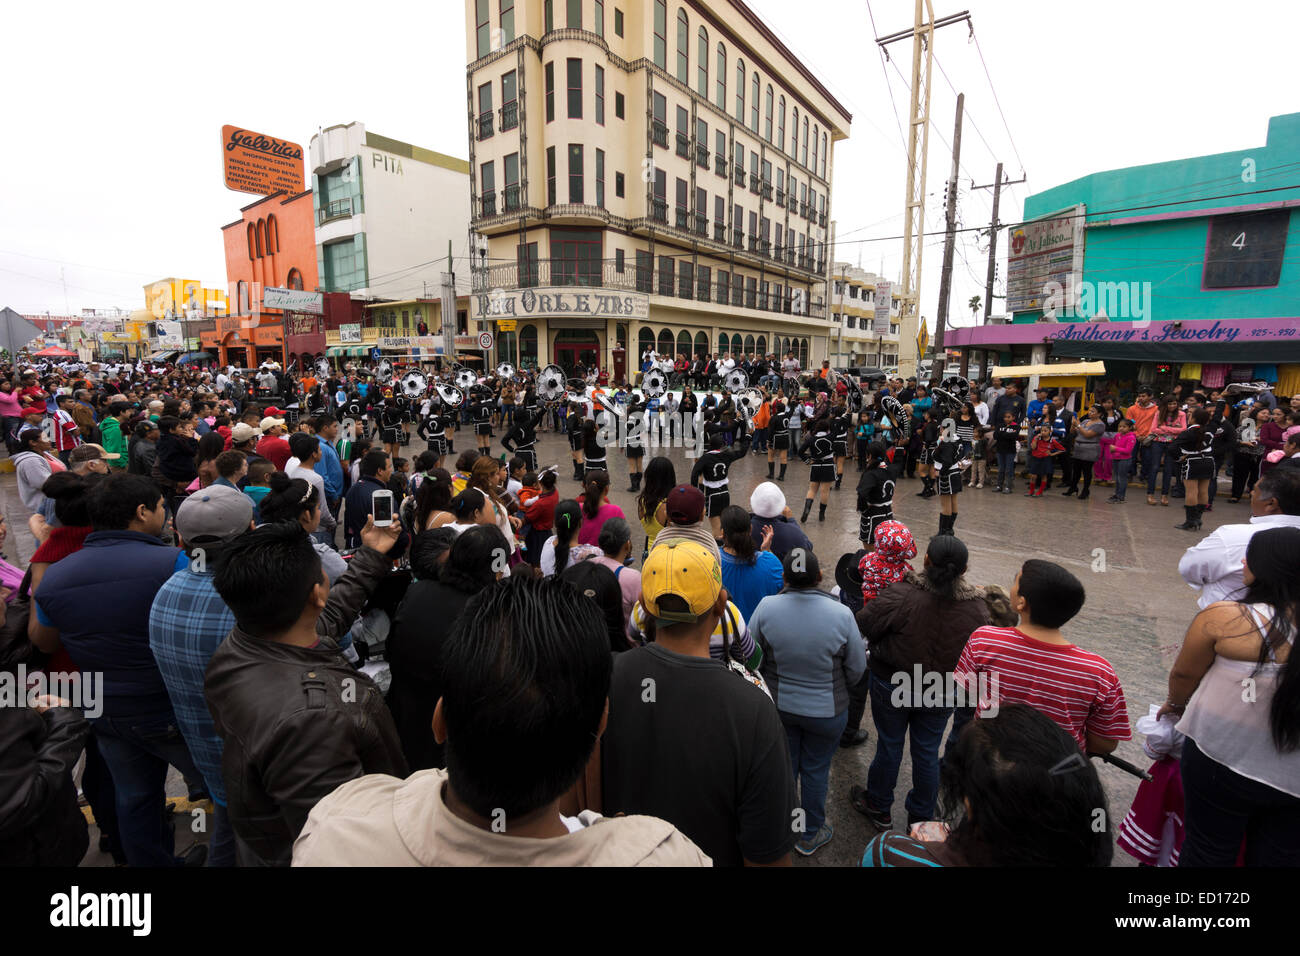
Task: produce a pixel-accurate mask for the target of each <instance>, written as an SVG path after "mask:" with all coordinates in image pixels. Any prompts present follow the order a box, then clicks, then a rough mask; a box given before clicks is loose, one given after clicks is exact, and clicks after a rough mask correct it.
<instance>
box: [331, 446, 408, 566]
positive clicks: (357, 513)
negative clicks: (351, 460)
mask: <svg viewBox="0 0 1300 956" xmlns="http://www.w3.org/2000/svg"><path fill="white" fill-rule="evenodd" d="M360 471H361V475H360V478H359V479H358V481H357V483H356V484H355V485H353V486H352V487H351V488H350V489H349V490H348V496H347V499H346V500H345V502H344V505H343V547H345V548H355V547H357V546H358V545H359V544H360V543H361V529H362V528H363V527H364V526H365V524H366V522H367V521H368V520H369V518H370V515H371V514H372V513H373V511H374V494H375V492H376V491H387V490H388V479H389V478H391V477H393V460H392V459H391V458H389V457H388V452H386V451H382V450H379V449H376V450H374V451H368V452H366V454H365V455H364V457H362V459H361V469H360ZM398 504H399V502H396V501H394V502H393V515H394V518H393V520H394V523H396V522H397V518H396V515H397V505H398ZM403 538H405V533H403ZM405 548H406V543H405V541H399V542H398V545H397V547H396V548H394V549H393V553H394V554H395V555H397V554H401V553H402V551H404V550H405Z"/></svg>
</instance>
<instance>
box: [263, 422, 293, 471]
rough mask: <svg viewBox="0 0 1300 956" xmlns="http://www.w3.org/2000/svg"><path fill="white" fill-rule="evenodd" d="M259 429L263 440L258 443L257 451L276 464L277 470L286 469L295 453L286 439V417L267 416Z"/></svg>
mask: <svg viewBox="0 0 1300 956" xmlns="http://www.w3.org/2000/svg"><path fill="white" fill-rule="evenodd" d="M258 431H260V432H261V433H262V440H261V441H259V442H258V443H257V453H258V454H259V455H261V456H262V457H263V458H265V459H266V460H267V461H269V462H270V463H271V464H273V465H275V470H276V471H284V468H285V465H287V464H288V462H289V458H290V457H291V456H292V455H293V451H292V450H291V449H290V448H289V443H288V442H287V441H285V439H284V435H285V433H286V431H287V429H286V428H285V427H284V419H283V418H272V417H270V416H267V417H266V418H263V419H262V420H261V423H260V424H259V425H258Z"/></svg>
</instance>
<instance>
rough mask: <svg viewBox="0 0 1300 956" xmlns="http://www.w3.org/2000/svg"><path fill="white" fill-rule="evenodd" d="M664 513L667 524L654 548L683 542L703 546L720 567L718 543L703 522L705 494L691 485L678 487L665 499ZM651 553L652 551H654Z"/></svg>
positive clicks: (656, 538)
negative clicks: (671, 542) (666, 514)
mask: <svg viewBox="0 0 1300 956" xmlns="http://www.w3.org/2000/svg"><path fill="white" fill-rule="evenodd" d="M664 510H665V511H667V513H668V523H667V524H666V525H664V527H663V530H661V531H660V532H659V534H657V535H656V536H655V543H654V547H655V548H657V547H659V545H661V544H665V543H667V542H669V541H673V540H678V539H682V538H685V539H687V540H690V541H695V542H698V543H699V544H702V545H704V547H706V548H708V549H709V551H710V553H711V554H713V556H714V557H715V558H716V560H717V561H718V562H719V564H721V561H722V556H721V553H720V552H719V550H718V539H717V538H715V537H714V536H713V533H712V531H711V530H710V529H709V528H708V527H707V526H706V525H705V524H704V522H703V519H704V492H702V491H700V489H699V488H696V487H695V486H694V485H678V486H677V487H676V488H674V489H673V490H672V491H670V492H668V497H667V498H665V499H664ZM650 550H651V551H653V550H654V548H651V549H650Z"/></svg>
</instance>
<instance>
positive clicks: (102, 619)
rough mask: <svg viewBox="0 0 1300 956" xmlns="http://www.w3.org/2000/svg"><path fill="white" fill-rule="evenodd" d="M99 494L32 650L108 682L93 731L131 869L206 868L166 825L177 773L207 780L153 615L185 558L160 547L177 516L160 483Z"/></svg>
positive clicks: (45, 587)
mask: <svg viewBox="0 0 1300 956" xmlns="http://www.w3.org/2000/svg"><path fill="white" fill-rule="evenodd" d="M89 494H90V498H89V501H88V506H89V510H90V517H91V523H92V525H93V527H94V531H92V532H91V534H89V535H88V536H87V537H86V541H85V544H84V546H83V547H82V548H81V550H80V551H76V552H74V553H73V554H70V555H68V556H67V557H65V558H62V559H61V560H59V561H56V562H55V563H54V564H52V565H50V567H49V568H48V569H47V570H46V572H45V576H44V577H43V578H42V579H41V583H40V586H39V587H38V588H37V589H36V593H35V594H34V595H33V596H32V598H33V605H34V606H33V609H32V610H33V613H34V614H35V615H36V624H35V626H34V631H33V634H32V643H33V644H34V645H35V646H36V647H37V648H38V649H40V650H41V651H43V652H44V653H46V654H53V653H55V652H56V651H58V650H59V649H60V647H62V648H63V649H65V650H66V651H67V652H68V655H69V656H70V657H71V658H72V663H73V664H75V665H76V667H77V669H78V670H79V671H81V672H82V674H83V675H87V674H100V675H102V686H101V694H102V701H103V704H102V712H101V714H100V715H99V716H97V717H92V718H91V725H92V726H93V728H94V733H95V738H96V740H97V741H98V744H99V749H100V753H102V754H103V757H104V760H105V762H106V763H107V764H108V768H109V771H110V773H111V774H112V777H113V786H114V789H115V791H116V808H117V818H118V827H119V831H120V834H121V839H122V846H123V849H124V851H125V853H126V858H127V862H128V863H129V864H130V865H131V866H177V865H180V864H181V863H182V862H185V863H187V864H195V865H198V864H201V863H202V862H203V860H204V859H205V858H206V856H207V850H206V848H202V847H195V848H194V849H193V850H192V851H191V852H190V853H189V854H188V856H187V859H186V860H185V861H182V860H180V859H178V858H177V857H176V856H174V848H175V847H174V841H175V835H174V833H173V832H172V831H171V830H170V829H169V828H167V827H165V826H164V825H163V823H162V819H161V818H162V813H163V802H164V798H165V795H166V794H165V783H166V778H167V767H168V765H169V764H170V765H171V766H173V767H176V768H177V769H178V770H180V771H181V773H182V774H184V776H185V777H186V779H187V780H197V779H198V778H199V774H198V771H197V770H196V768H195V766H194V762H193V760H192V759H191V757H190V752H189V750H188V749H187V747H186V745H185V740H184V739H183V738H182V736H181V735H180V733H179V732H178V731H177V730H176V715H175V712H174V710H173V707H172V702H171V700H170V699H169V697H168V695H167V686H166V684H165V683H164V681H163V677H162V673H161V672H160V671H159V669H158V664H157V662H156V661H155V660H154V656H153V653H152V651H150V649H149V611H150V608H151V606H152V605H153V600H154V596H155V595H156V594H157V593H158V590H159V589H160V588H161V587H162V586H163V584H164V583H165V582H166V581H167V579H168V578H170V577H171V575H172V572H173V571H174V570H175V569H176V567H177V559H178V558H179V557H180V551H179V550H178V549H177V548H172V547H168V546H167V545H165V544H163V542H162V539H161V538H160V537H159V536H160V535H161V534H162V531H163V526H164V524H165V523H166V520H167V509H166V505H165V503H164V500H163V495H162V492H161V491H160V490H159V489H158V486H157V485H156V484H155V483H154V482H153V481H151V480H150V479H148V478H146V477H144V476H142V475H112V476H110V477H108V478H104V479H101V480H100V481H99V482H98V483H97V484H96V485H95V487H94V488H92V489H91V491H90V493H89Z"/></svg>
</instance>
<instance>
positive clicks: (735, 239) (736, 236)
mask: <svg viewBox="0 0 1300 956" xmlns="http://www.w3.org/2000/svg"><path fill="white" fill-rule="evenodd" d="M731 244H732V245H733V246H735V247H736V248H737V249H743V248H745V233H744V232H743V231H742V230H740V229H733V230H731Z"/></svg>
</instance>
